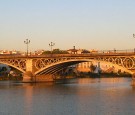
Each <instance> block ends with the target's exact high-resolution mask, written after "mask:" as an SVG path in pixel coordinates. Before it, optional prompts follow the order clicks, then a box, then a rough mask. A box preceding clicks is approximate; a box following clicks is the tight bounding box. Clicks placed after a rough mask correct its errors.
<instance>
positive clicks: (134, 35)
mask: <svg viewBox="0 0 135 115" xmlns="http://www.w3.org/2000/svg"><path fill="white" fill-rule="evenodd" d="M133 37H134V38H135V34H133ZM134 53H135V48H134Z"/></svg>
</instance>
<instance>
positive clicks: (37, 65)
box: [34, 58, 73, 70]
mask: <svg viewBox="0 0 135 115" xmlns="http://www.w3.org/2000/svg"><path fill="white" fill-rule="evenodd" d="M71 59H73V58H48V59H46V58H41V59H36V60H35V65H34V66H35V68H36V69H37V70H39V69H41V68H44V67H46V66H48V65H51V64H55V63H57V62H62V61H66V60H71Z"/></svg>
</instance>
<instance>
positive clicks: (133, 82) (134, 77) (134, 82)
mask: <svg viewBox="0 0 135 115" xmlns="http://www.w3.org/2000/svg"><path fill="white" fill-rule="evenodd" d="M131 85H132V86H135V73H134V74H133V75H132V83H131Z"/></svg>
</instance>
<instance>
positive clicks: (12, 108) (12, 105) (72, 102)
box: [0, 78, 135, 115]
mask: <svg viewBox="0 0 135 115" xmlns="http://www.w3.org/2000/svg"><path fill="white" fill-rule="evenodd" d="M0 115H135V88H133V87H132V86H131V78H95V79H92V78H80V79H76V80H74V81H73V80H72V81H70V82H69V83H66V84H54V83H36V84H29V83H15V82H11V81H10V82H9V81H1V82H0Z"/></svg>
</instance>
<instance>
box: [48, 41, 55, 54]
mask: <svg viewBox="0 0 135 115" xmlns="http://www.w3.org/2000/svg"><path fill="white" fill-rule="evenodd" d="M54 45H55V43H53V42H51V43H50V44H49V46H50V47H51V54H52V47H53V46H54Z"/></svg>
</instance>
